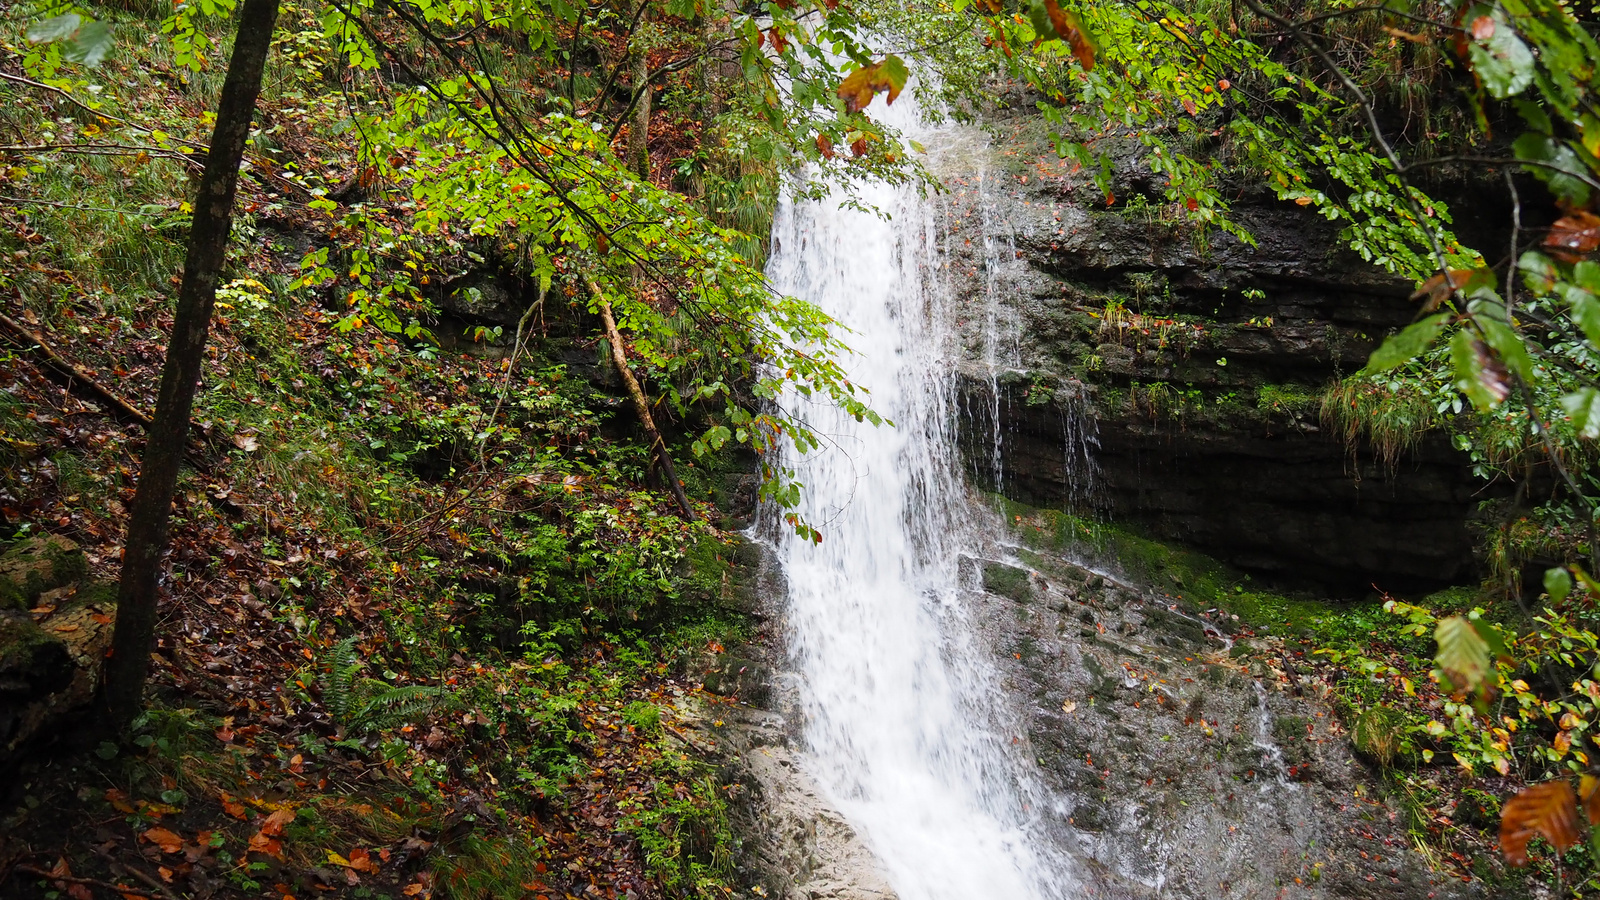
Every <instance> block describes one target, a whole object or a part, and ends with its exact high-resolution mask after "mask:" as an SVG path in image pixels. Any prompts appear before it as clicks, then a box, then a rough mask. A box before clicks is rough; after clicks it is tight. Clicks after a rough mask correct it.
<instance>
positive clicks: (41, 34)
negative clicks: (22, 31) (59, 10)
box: [28, 13, 83, 44]
mask: <svg viewBox="0 0 1600 900" xmlns="http://www.w3.org/2000/svg"><path fill="white" fill-rule="evenodd" d="M82 24H83V17H81V16H79V15H78V14H77V13H65V14H63V15H59V16H55V17H53V18H49V19H45V20H44V21H42V22H35V23H33V24H32V25H30V26H28V40H30V41H32V42H33V43H35V44H49V43H52V42H54V41H64V40H66V39H67V38H70V37H72V36H73V35H74V34H76V33H77V31H78V28H79V26H80V25H82Z"/></svg>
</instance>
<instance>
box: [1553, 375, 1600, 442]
mask: <svg viewBox="0 0 1600 900" xmlns="http://www.w3.org/2000/svg"><path fill="white" fill-rule="evenodd" d="M1557 402H1558V403H1560V404H1561V408H1562V410H1564V411H1565V412H1566V414H1567V415H1569V416H1571V417H1572V427H1573V428H1575V429H1577V432H1578V433H1579V434H1581V435H1583V436H1584V437H1586V438H1588V439H1589V440H1591V441H1592V440H1595V439H1596V438H1600V390H1597V389H1595V388H1592V387H1585V388H1579V389H1577V390H1575V391H1573V392H1572V393H1570V394H1566V395H1564V396H1562V397H1561V399H1560V400H1558V401H1557Z"/></svg>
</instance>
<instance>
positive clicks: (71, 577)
mask: <svg viewBox="0 0 1600 900" xmlns="http://www.w3.org/2000/svg"><path fill="white" fill-rule="evenodd" d="M88 570H89V564H88V561H87V560H85V559H84V556H83V551H82V550H80V549H78V545H77V544H74V543H73V542H71V541H69V540H67V539H66V538H64V537H58V536H56V535H53V534H46V535H40V536H39V537H35V538H30V539H28V540H26V541H23V542H21V543H19V544H16V545H14V546H12V547H11V549H9V550H7V551H6V553H5V555H4V556H0V610H5V609H13V610H26V609H28V608H30V607H32V606H33V604H34V603H36V602H37V601H38V600H39V595H40V594H42V593H44V592H45V591H50V590H55V589H56V588H59V587H65V586H66V585H69V584H71V583H73V582H75V581H78V580H80V579H82V578H83V577H84V575H86V574H87V573H88Z"/></svg>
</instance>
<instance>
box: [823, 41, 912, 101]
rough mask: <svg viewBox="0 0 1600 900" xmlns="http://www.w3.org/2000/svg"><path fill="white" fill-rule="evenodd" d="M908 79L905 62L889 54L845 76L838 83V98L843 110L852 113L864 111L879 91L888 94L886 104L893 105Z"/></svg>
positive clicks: (909, 73) (908, 73)
mask: <svg viewBox="0 0 1600 900" xmlns="http://www.w3.org/2000/svg"><path fill="white" fill-rule="evenodd" d="M910 77H911V70H910V69H907V68H906V64H905V62H903V61H902V60H901V59H900V57H898V56H895V55H894V54H892V53H891V54H889V55H888V56H885V57H884V58H883V59H882V60H881V61H879V62H876V63H873V64H872V65H870V66H862V67H861V68H859V69H857V70H855V71H854V72H851V73H850V74H849V75H848V76H846V77H845V79H844V81H841V82H840V83H839V91H838V94H839V98H840V99H841V100H843V101H844V105H845V109H847V110H849V111H850V112H853V113H854V112H860V111H862V110H863V109H866V108H867V107H868V106H869V105H870V104H871V103H872V98H873V97H874V96H875V95H876V94H877V93H878V92H879V91H886V92H888V95H889V96H888V102H889V103H893V102H894V101H895V98H896V97H899V96H900V91H901V90H903V89H904V88H905V86H906V81H907V80H908V79H910Z"/></svg>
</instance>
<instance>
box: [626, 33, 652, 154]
mask: <svg viewBox="0 0 1600 900" xmlns="http://www.w3.org/2000/svg"><path fill="white" fill-rule="evenodd" d="M633 89H634V90H635V91H636V92H638V94H639V99H638V102H636V103H635V104H634V106H633V127H632V128H630V129H629V133H628V162H629V163H630V164H631V165H632V166H633V169H634V171H635V172H638V173H639V177H640V178H642V179H644V180H645V181H649V180H650V54H649V53H647V52H646V51H645V47H644V46H643V42H642V41H641V42H640V46H639V47H637V48H636V49H635V50H634V51H633Z"/></svg>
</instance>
